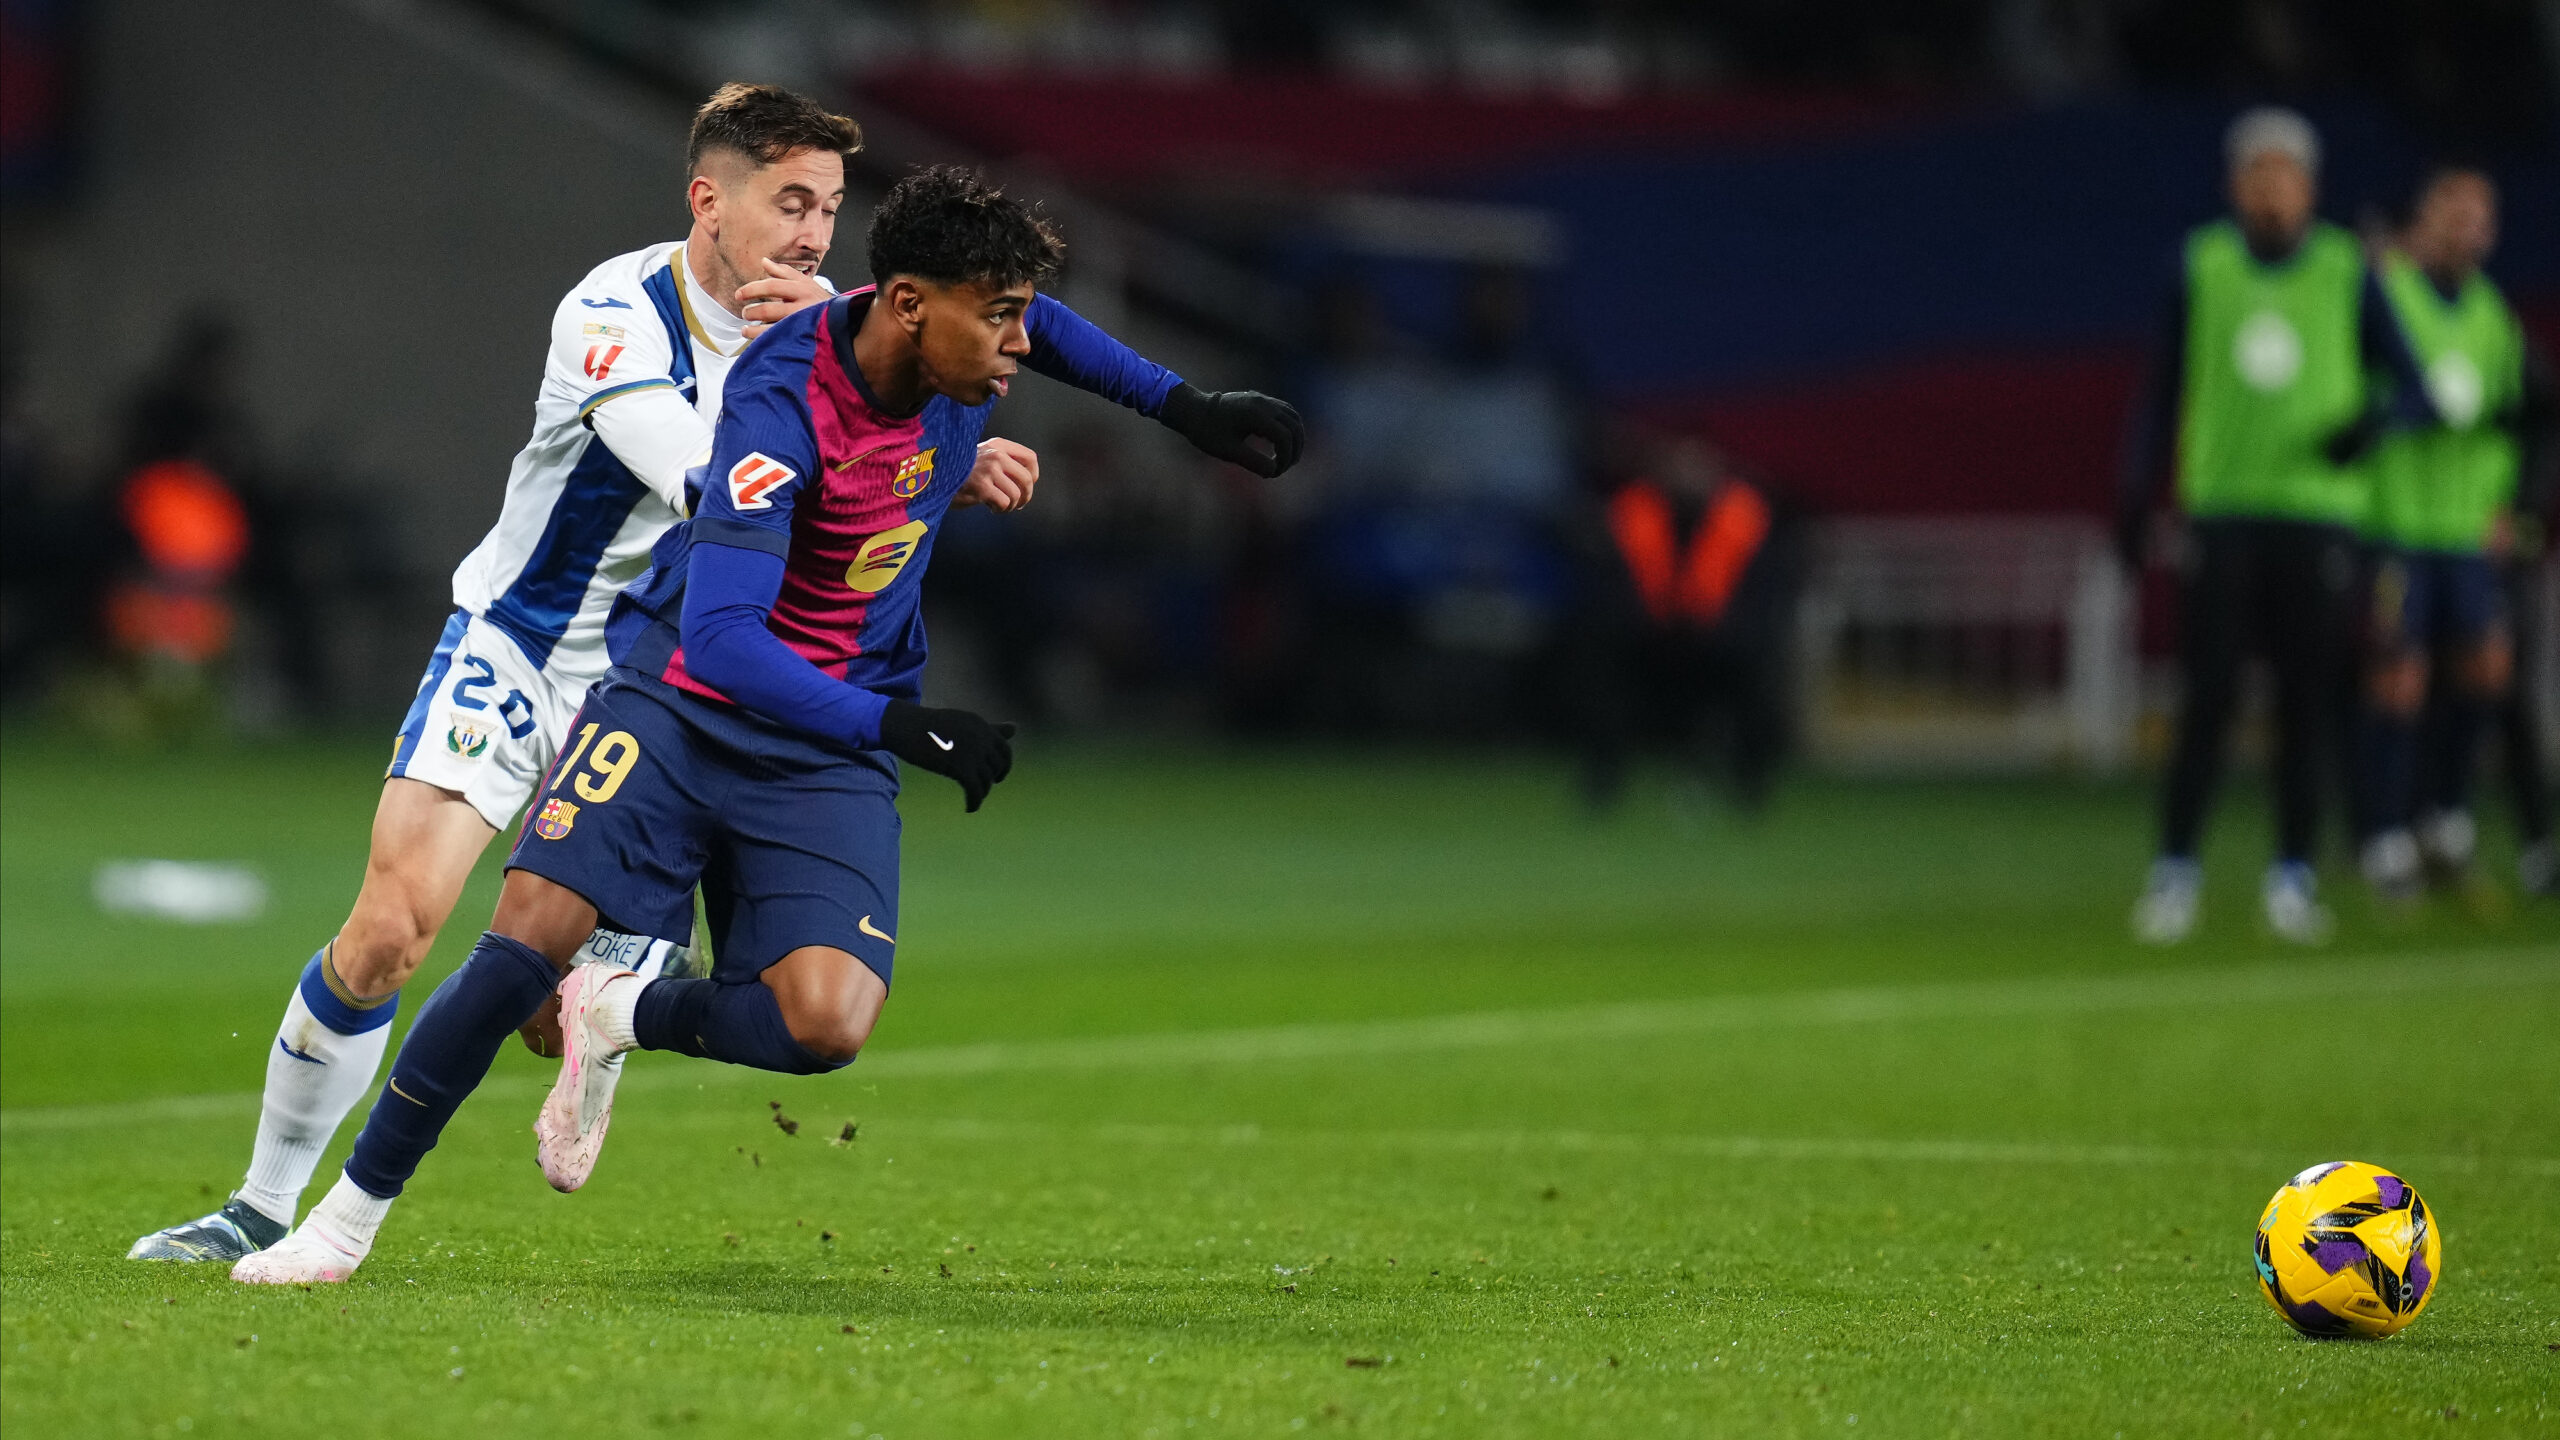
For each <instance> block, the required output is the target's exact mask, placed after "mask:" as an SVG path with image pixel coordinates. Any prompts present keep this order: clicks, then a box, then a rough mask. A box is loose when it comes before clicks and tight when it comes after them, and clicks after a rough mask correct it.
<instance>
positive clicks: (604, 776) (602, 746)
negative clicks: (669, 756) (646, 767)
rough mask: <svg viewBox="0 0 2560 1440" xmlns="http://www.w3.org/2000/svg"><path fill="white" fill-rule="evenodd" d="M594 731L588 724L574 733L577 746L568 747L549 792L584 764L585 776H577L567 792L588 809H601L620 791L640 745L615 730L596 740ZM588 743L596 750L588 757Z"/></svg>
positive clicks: (638, 756)
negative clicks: (576, 738)
mask: <svg viewBox="0 0 2560 1440" xmlns="http://www.w3.org/2000/svg"><path fill="white" fill-rule="evenodd" d="M598 728H599V727H598V726H597V724H596V722H595V721H592V720H590V721H588V722H587V724H586V727H585V728H584V729H582V730H580V731H579V732H578V743H577V744H576V745H573V746H571V747H570V749H569V756H568V758H567V759H565V760H562V761H561V762H560V770H559V774H558V775H557V776H556V777H555V778H553V780H552V782H551V788H552V789H553V790H557V789H559V788H560V782H561V781H563V780H567V779H568V778H569V777H570V776H571V775H573V774H576V773H577V770H578V762H579V761H580V760H581V759H583V760H585V761H586V762H587V773H585V774H583V775H578V778H577V781H576V783H574V784H572V785H571V786H570V787H569V788H570V789H571V790H574V791H576V792H577V795H578V798H579V799H581V800H584V801H586V802H587V803H589V804H591V805H601V804H603V803H604V802H606V801H607V800H610V799H612V798H613V796H614V792H615V791H618V790H620V789H621V788H622V782H623V779H624V777H626V776H628V775H629V774H630V773H631V767H632V765H633V764H634V763H636V762H637V761H638V760H639V759H640V742H639V741H637V740H634V739H632V738H631V732H630V731H628V730H616V731H614V732H613V733H612V734H610V735H607V736H605V737H604V738H603V739H602V740H597V739H596V730H597V729H598ZM590 741H593V742H594V744H595V747H596V748H595V753H594V754H592V755H590V754H588V753H587V745H588V743H589V742H590ZM546 793H548V792H546Z"/></svg>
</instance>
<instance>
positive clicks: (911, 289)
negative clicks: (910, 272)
mask: <svg viewBox="0 0 2560 1440" xmlns="http://www.w3.org/2000/svg"><path fill="white" fill-rule="evenodd" d="M881 298H882V299H884V300H886V301H888V302H889V313H890V315H892V316H894V317H895V318H896V319H897V322H898V323H899V324H900V325H902V326H904V327H906V331H907V333H908V334H910V335H912V334H914V333H915V332H916V331H918V330H920V329H922V328H924V287H923V286H921V285H918V284H917V283H916V282H915V281H913V280H910V279H908V278H907V277H906V276H904V275H901V276H899V277H897V278H896V279H894V280H891V281H890V282H889V284H888V287H887V289H886V290H885V291H884V292H883V293H882V295H881Z"/></svg>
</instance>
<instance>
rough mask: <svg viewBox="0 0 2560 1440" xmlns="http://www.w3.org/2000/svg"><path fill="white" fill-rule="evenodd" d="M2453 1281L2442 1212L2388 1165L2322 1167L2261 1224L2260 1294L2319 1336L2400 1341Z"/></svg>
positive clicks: (2290, 1189) (2304, 1176)
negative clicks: (2400, 1333)
mask: <svg viewBox="0 0 2560 1440" xmlns="http://www.w3.org/2000/svg"><path fill="white" fill-rule="evenodd" d="M2443 1280H2444V1243H2443V1238H2442V1237H2441V1236H2440V1235H2439V1234H2438V1233H2437V1231H2436V1221H2435V1216H2434V1214H2433V1213H2432V1212H2430V1211H2429V1210H2428V1209H2427V1202H2425V1201H2424V1200H2421V1199H2419V1198H2418V1192H2417V1189H2416V1187H2414V1186H2412V1185H2411V1184H2410V1183H2409V1182H2408V1181H2406V1180H2403V1179H2401V1178H2400V1177H2399V1176H2397V1175H2394V1174H2392V1173H2391V1172H2390V1171H2388V1170H2385V1169H2383V1168H2382V1167H2380V1166H2378V1165H2367V1164H2364V1163H2363V1162H2361V1161H2356V1160H2332V1161H2329V1162H2328V1163H2326V1164H2322V1165H2314V1166H2312V1167H2311V1168H2310V1169H2308V1170H2305V1171H2303V1172H2302V1173H2301V1174H2299V1175H2296V1176H2294V1177H2293V1178H2292V1179H2291V1180H2288V1181H2286V1182H2285V1185H2284V1188H2283V1189H2281V1190H2278V1191H2277V1192H2276V1195H2275V1198H2274V1199H2272V1200H2270V1201H2268V1202H2267V1210H2266V1213H2265V1214H2263V1215H2260V1216H2259V1217H2258V1291H2259V1293H2260V1294H2262V1295H2264V1296H2266V1297H2267V1303H2268V1304H2270V1305H2273V1306H2274V1307H2276V1313H2278V1314H2280V1315H2282V1316H2284V1318H2285V1319H2286V1321H2288V1322H2289V1323H2291V1324H2292V1326H2293V1328H2294V1329H2296V1330H2299V1331H2301V1332H2302V1333H2303V1334H2305V1335H2308V1336H2311V1337H2312V1338H2314V1339H2331V1338H2337V1337H2354V1338H2358V1339H2367V1340H2378V1339H2380V1338H2381V1337H2383V1336H2385V1335H2389V1334H2392V1333H2393V1332H2395V1331H2397V1330H2399V1329H2400V1328H2401V1327H2403V1326H2405V1325H2407V1324H2408V1323H2409V1322H2410V1321H2412V1320H2415V1319H2417V1318H2418V1312H2419V1311H2421V1310H2424V1309H2426V1308H2427V1302H2428V1301H2429V1300H2432V1299H2434V1298H2435V1294H2436V1287H2437V1286H2438V1285H2439V1284H2441V1283H2442V1282H2443Z"/></svg>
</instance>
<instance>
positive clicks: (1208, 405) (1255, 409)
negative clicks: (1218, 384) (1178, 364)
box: [1156, 385, 1307, 480]
mask: <svg viewBox="0 0 2560 1440" xmlns="http://www.w3.org/2000/svg"><path fill="white" fill-rule="evenodd" d="M1156 418H1157V419H1158V420H1161V421H1163V422H1164V423H1165V425H1166V427H1167V428H1169V429H1171V430H1172V431H1173V432H1174V433H1175V434H1178V435H1180V436H1181V437H1182V438H1183V439H1185V440H1188V441H1190V442H1191V443H1192V444H1194V445H1197V446H1199V447H1200V448H1201V449H1202V450H1203V451H1206V452H1207V453H1209V454H1211V455H1214V456H1216V457H1218V458H1219V459H1221V460H1227V461H1232V462H1233V463H1235V464H1238V465H1241V466H1243V467H1244V468H1246V469H1247V470H1250V471H1252V472H1253V473H1254V474H1256V475H1259V476H1262V477H1263V478H1264V479H1266V480H1267V479H1269V478H1271V477H1272V476H1274V475H1277V474H1279V473H1280V472H1281V471H1283V470H1286V469H1288V468H1289V467H1290V466H1292V465H1295V464H1297V463H1298V452H1299V451H1301V450H1304V449H1305V448H1306V447H1307V422H1306V421H1304V420H1302V419H1300V418H1299V417H1298V410H1297V407H1296V406H1294V405H1291V404H1290V403H1289V402H1288V401H1286V400H1280V399H1275V398H1273V397H1272V396H1269V395H1265V394H1263V393H1262V392H1261V391H1258V390H1221V391H1219V392H1217V393H1216V394H1214V395H1213V394H1210V393H1209V392H1208V391H1205V390H1202V389H1201V388H1200V387H1198V386H1196V385H1177V386H1175V387H1173V393H1172V394H1170V395H1167V396H1166V397H1164V408H1163V409H1162V410H1160V411H1158V412H1156ZM1256 440H1259V441H1261V442H1262V443H1263V444H1264V445H1268V446H1270V447H1271V449H1270V453H1268V454H1265V453H1264V452H1263V451H1262V450H1261V449H1259V448H1257V447H1256V446H1255V445H1254V444H1253V443H1252V442H1254V441H1256Z"/></svg>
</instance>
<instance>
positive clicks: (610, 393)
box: [578, 376, 676, 424]
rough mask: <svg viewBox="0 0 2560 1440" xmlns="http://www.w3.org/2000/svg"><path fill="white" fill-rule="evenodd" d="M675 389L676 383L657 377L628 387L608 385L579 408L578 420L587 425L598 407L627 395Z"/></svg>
mask: <svg viewBox="0 0 2560 1440" xmlns="http://www.w3.org/2000/svg"><path fill="white" fill-rule="evenodd" d="M674 388H676V382H674V381H673V380H669V379H667V378H666V377H665V376H655V377H652V378H650V379H647V380H634V381H632V382H631V383H630V384H628V385H608V386H606V387H605V388H604V389H602V390H599V391H597V392H596V393H594V394H593V395H590V396H588V397H587V398H586V400H585V401H584V402H583V403H581V404H580V405H579V406H578V420H579V422H580V423H582V424H583V423H585V422H586V419H587V417H588V416H590V415H593V414H595V413H596V407H597V406H599V405H602V404H603V403H604V402H606V401H607V400H614V399H619V398H621V397H622V396H625V395H633V394H637V393H639V392H640V391H642V390H673V389H674Z"/></svg>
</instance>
